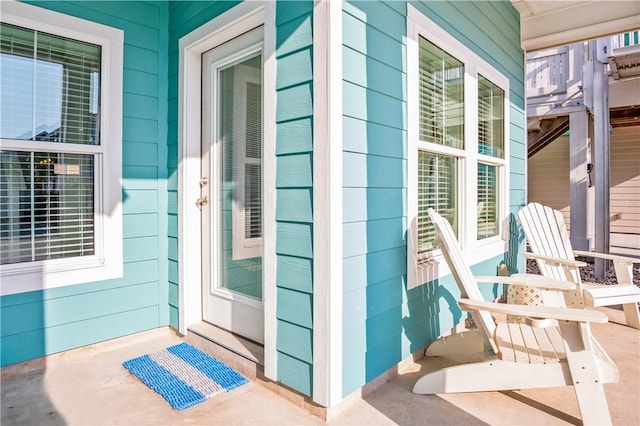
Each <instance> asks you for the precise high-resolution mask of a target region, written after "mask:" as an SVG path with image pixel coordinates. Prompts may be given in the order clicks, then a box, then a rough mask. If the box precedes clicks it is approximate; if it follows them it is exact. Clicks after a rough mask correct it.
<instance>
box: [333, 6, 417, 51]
mask: <svg viewBox="0 0 640 426" xmlns="http://www.w3.org/2000/svg"><path fill="white" fill-rule="evenodd" d="M342 9H343V10H344V11H345V12H346V13H348V14H349V15H351V16H353V17H354V18H356V19H358V20H360V21H362V22H364V23H366V24H367V25H368V26H370V27H372V28H376V29H377V30H379V31H380V32H382V33H384V34H386V35H388V36H389V37H392V38H394V39H396V40H398V41H400V42H404V36H405V33H406V30H405V27H406V21H405V17H404V15H401V14H399V13H397V12H396V11H395V10H393V9H392V8H391V7H390V6H389V5H388V4H384V3H381V4H378V3H376V2H367V1H345V2H344V3H343V7H342Z"/></svg>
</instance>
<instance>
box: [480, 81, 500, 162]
mask: <svg viewBox="0 0 640 426" xmlns="http://www.w3.org/2000/svg"><path fill="white" fill-rule="evenodd" d="M478 153H480V154H485V155H490V156H492V157H497V158H504V90H502V89H501V88H499V87H498V86H496V85H495V84H493V83H492V82H490V81H489V80H487V79H486V78H484V77H483V76H481V75H478Z"/></svg>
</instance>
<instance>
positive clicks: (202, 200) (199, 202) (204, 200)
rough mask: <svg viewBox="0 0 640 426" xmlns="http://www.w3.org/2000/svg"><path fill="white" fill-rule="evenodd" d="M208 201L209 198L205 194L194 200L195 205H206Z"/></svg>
mask: <svg viewBox="0 0 640 426" xmlns="http://www.w3.org/2000/svg"><path fill="white" fill-rule="evenodd" d="M208 202H209V199H208V198H207V196H206V195H205V196H204V197H200V198H198V199H197V200H196V206H198V207H202V206H204V205H206V204H207V203H208Z"/></svg>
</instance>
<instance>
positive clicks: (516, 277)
mask: <svg viewBox="0 0 640 426" xmlns="http://www.w3.org/2000/svg"><path fill="white" fill-rule="evenodd" d="M473 278H475V280H476V282H478V283H496V284H508V285H526V286H528V287H536V288H541V289H545V290H562V291H567V290H574V289H575V288H576V284H575V283H573V282H571V281H559V280H554V279H551V278H547V277H545V276H542V275H536V274H513V275H510V276H508V277H505V276H500V275H495V276H491V275H481V276H477V277H475V276H474V277H473Z"/></svg>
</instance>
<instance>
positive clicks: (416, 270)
mask: <svg viewBox="0 0 640 426" xmlns="http://www.w3.org/2000/svg"><path fill="white" fill-rule="evenodd" d="M406 46H407V89H408V90H407V146H408V151H407V176H408V180H407V201H406V207H407V288H408V289H411V288H414V287H415V286H418V285H421V284H424V283H426V282H429V281H432V280H434V279H436V278H438V277H442V276H444V275H446V274H447V273H448V272H449V270H448V269H447V265H446V262H443V261H442V258H441V257H440V256H441V253H440V252H439V251H438V250H437V247H436V246H435V244H434V241H435V238H436V233H435V230H434V227H433V225H432V223H431V222H430V220H429V216H428V214H427V210H428V209H429V208H433V209H435V210H436V211H437V212H438V213H440V214H441V215H442V216H444V217H445V218H446V219H447V220H448V221H449V222H450V224H451V227H452V228H453V230H454V232H455V233H456V236H457V238H458V242H459V244H460V247H461V249H462V250H463V252H464V254H465V258H466V260H468V261H469V263H470V264H476V263H478V262H482V261H484V260H487V259H489V258H492V257H495V256H501V255H503V254H504V242H503V241H502V240H501V238H500V234H501V229H500V228H501V226H502V223H503V219H504V218H505V217H506V215H507V213H508V212H507V207H508V205H509V202H508V201H507V200H508V196H509V179H508V176H509V174H508V171H509V163H508V158H509V145H508V143H507V141H508V140H509V108H508V105H509V78H508V77H506V76H505V75H504V74H503V73H502V72H500V71H499V70H498V69H496V68H495V67H494V66H492V65H491V64H490V63H489V62H487V61H486V59H485V58H483V57H482V55H484V53H482V54H481V55H479V54H478V53H476V52H475V51H474V50H473V49H471V48H470V47H469V46H467V45H465V44H464V43H463V42H461V41H460V40H459V39H458V38H456V37H454V36H453V35H452V34H451V33H450V32H449V31H447V30H446V29H444V28H442V27H440V26H439V25H438V24H437V23H436V22H434V21H432V20H430V19H429V18H428V17H427V16H425V15H424V14H423V13H422V12H420V11H419V10H418V9H417V8H415V7H413V6H412V5H410V4H408V5H407V44H406Z"/></svg>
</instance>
